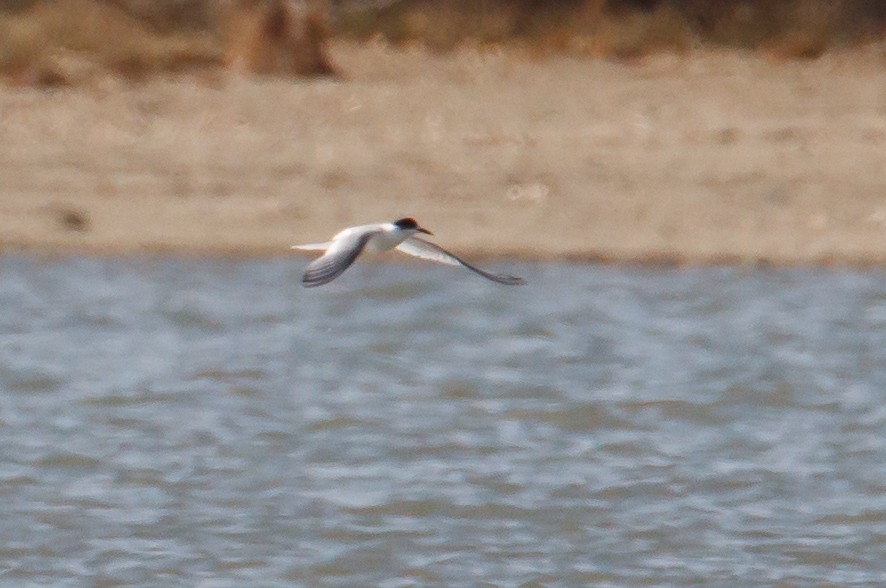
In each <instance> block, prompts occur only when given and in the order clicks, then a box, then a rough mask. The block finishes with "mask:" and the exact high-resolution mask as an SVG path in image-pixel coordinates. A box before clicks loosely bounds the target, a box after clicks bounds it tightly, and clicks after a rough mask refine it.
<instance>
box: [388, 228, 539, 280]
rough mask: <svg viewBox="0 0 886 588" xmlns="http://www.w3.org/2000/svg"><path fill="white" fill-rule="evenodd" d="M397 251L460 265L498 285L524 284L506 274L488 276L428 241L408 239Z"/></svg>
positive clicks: (488, 274)
mask: <svg viewBox="0 0 886 588" xmlns="http://www.w3.org/2000/svg"><path fill="white" fill-rule="evenodd" d="M397 249H398V250H400V251H402V252H403V253H406V254H409V255H414V256H415V257H420V258H422V259H427V260H429V261H436V262H437V263H445V264H447V265H460V266H463V267H466V268H467V269H469V270H471V271H472V272H475V273H478V274H480V275H481V276H483V277H484V278H486V279H487V280H492V281H493V282H498V283H499V284H507V285H509V286H516V285H518V284H525V283H526V281H525V280H524V279H523V278H518V277H516V276H509V275H506V274H490V273H489V272H484V271H483V270H481V269H480V268H478V267H474V266H472V265H471V264H469V263H468V262H466V261H465V260H463V259H461V258H459V257H456V256H455V255H453V254H451V253H449V252H448V251H446V250H445V249H443V248H442V247H440V246H439V245H435V244H433V243H431V242H430V241H425V240H424V239H419V238H418V237H409V238H408V239H406V240H405V241H403V242H402V243H400V244H399V245H397Z"/></svg>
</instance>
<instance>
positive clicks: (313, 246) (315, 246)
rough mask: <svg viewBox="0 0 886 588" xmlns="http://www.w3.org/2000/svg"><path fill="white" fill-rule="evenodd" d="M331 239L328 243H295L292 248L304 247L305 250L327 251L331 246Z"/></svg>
mask: <svg viewBox="0 0 886 588" xmlns="http://www.w3.org/2000/svg"><path fill="white" fill-rule="evenodd" d="M329 244H330V241H327V242H326V243H307V244H305V245H293V246H292V247H290V249H302V250H304V251H325V250H326V249H328V248H329Z"/></svg>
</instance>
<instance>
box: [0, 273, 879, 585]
mask: <svg viewBox="0 0 886 588" xmlns="http://www.w3.org/2000/svg"><path fill="white" fill-rule="evenodd" d="M303 265H304V262H303V261H300V260H276V261H262V262H254V261H253V262H228V261H208V260H158V259H134V260H133V259H130V260H82V259H68V260H44V259H39V258H29V257H5V258H0V275H2V280H0V388H2V389H0V454H2V460H0V482H2V483H0V494H2V501H3V505H4V506H3V508H2V510H0V536H2V537H3V541H2V543H0V580H2V583H3V584H4V585H10V586H12V585H29V584H46V585H84V583H92V584H96V585H98V584H101V585H117V584H149V585H164V586H169V585H188V586H199V585H205V586H244V585H261V586H272V585H279V586H291V585H299V584H303V585H329V586H334V585H341V586H358V585H362V586H370V585H372V586H410V585H428V584H437V585H453V586H467V585H478V584H482V583H484V582H488V583H491V584H494V585H508V586H516V585H520V584H525V585H549V586H578V585H598V586H605V585H612V586H629V585H649V584H675V585H686V584H689V583H693V582H705V583H714V584H717V583H720V584H723V585H727V584H729V585H749V584H756V585H759V584H771V583H779V582H780V583H784V584H785V585H791V586H799V585H815V586H819V585H821V584H822V583H825V584H827V583H833V584H870V585H876V584H881V583H883V582H884V581H886V563H884V562H886V556H884V554H886V476H884V472H886V457H884V456H886V440H884V437H886V436H884V434H883V432H884V431H886V353H884V351H883V350H884V349H886V275H884V273H883V272H881V271H872V272H866V273H863V272H853V271H849V270H815V269H794V270H769V271H753V272H748V271H743V270H738V269H711V268H706V269H691V270H679V269H667V270H666V269H662V270H654V269H636V268H634V269H629V268H624V267H583V266H570V265H555V264H550V265H548V264H545V265H532V266H526V267H519V268H515V267H513V264H507V263H501V262H500V263H499V264H497V265H499V266H503V267H502V269H505V270H508V271H511V270H513V271H515V273H518V274H521V275H526V276H527V278H528V279H529V281H530V284H529V285H528V286H526V287H522V288H502V287H497V286H495V285H494V284H490V283H488V282H486V281H484V280H480V279H477V278H475V277H474V276H471V275H468V274H466V273H460V272H457V271H454V270H452V268H446V267H428V266H423V267H421V268H420V269H419V267H418V266H417V265H415V264H407V265H381V264H377V265H372V264H366V265H358V266H356V267H355V268H353V269H352V270H349V272H348V273H347V274H345V275H344V276H343V277H342V278H340V279H339V280H337V281H336V282H334V283H333V284H330V285H329V286H328V287H324V288H321V289H317V290H304V289H302V288H301V287H300V286H299V284H298V282H299V277H300V270H301V269H302V267H303ZM493 265H496V264H493Z"/></svg>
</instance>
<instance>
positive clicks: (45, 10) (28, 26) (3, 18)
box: [0, 0, 221, 85]
mask: <svg viewBox="0 0 886 588" xmlns="http://www.w3.org/2000/svg"><path fill="white" fill-rule="evenodd" d="M0 39H2V42H0V74H2V75H4V76H5V77H6V78H7V79H9V80H12V81H14V82H19V83H31V84H37V85H64V84H77V83H81V82H84V81H86V80H87V79H91V78H92V77H94V76H96V75H100V73H101V72H104V71H112V72H115V73H118V74H120V75H123V76H125V77H127V78H138V77H141V76H143V75H145V74H147V73H150V72H158V71H177V70H182V69H186V68H191V67H194V66H206V65H212V64H218V63H220V61H221V54H220V51H219V49H218V47H217V43H216V42H215V41H213V39H212V38H211V36H210V35H208V34H206V33H199V34H195V33H190V34H184V33H170V34H164V35H161V34H158V33H157V32H155V31H154V30H152V29H151V28H150V27H147V26H145V25H144V24H143V23H142V22H141V21H139V20H138V19H136V18H134V17H133V16H131V15H130V14H128V13H127V12H126V11H124V10H122V9H120V8H118V7H116V6H113V5H110V4H104V3H100V2H96V1H94V0H56V1H54V2H42V3H36V4H34V5H32V6H30V7H28V8H26V9H25V10H22V11H17V12H6V13H0Z"/></svg>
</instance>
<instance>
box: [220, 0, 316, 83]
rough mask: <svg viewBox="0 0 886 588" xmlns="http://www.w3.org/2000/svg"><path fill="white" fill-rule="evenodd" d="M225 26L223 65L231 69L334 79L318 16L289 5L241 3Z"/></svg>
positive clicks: (282, 1)
mask: <svg viewBox="0 0 886 588" xmlns="http://www.w3.org/2000/svg"><path fill="white" fill-rule="evenodd" d="M223 20H224V21H225V29H226V30H225V35H224V38H225V64H226V65H227V66H228V67H230V68H232V69H235V70H237V71H240V72H242V73H256V74H265V75H268V74H270V75H283V76H289V75H294V76H309V75H328V74H331V73H333V68H332V65H331V63H330V61H329V58H328V57H327V55H326V49H325V41H326V37H327V30H326V22H325V19H324V17H323V14H321V13H320V12H319V11H316V10H308V9H304V10H302V9H299V8H298V7H296V6H295V5H294V4H293V3H291V2H289V1H287V0H273V1H270V2H269V1H264V0H240V1H238V2H236V3H235V4H234V5H233V6H232V7H231V8H230V10H228V11H226V16H225V18H224V19H223Z"/></svg>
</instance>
